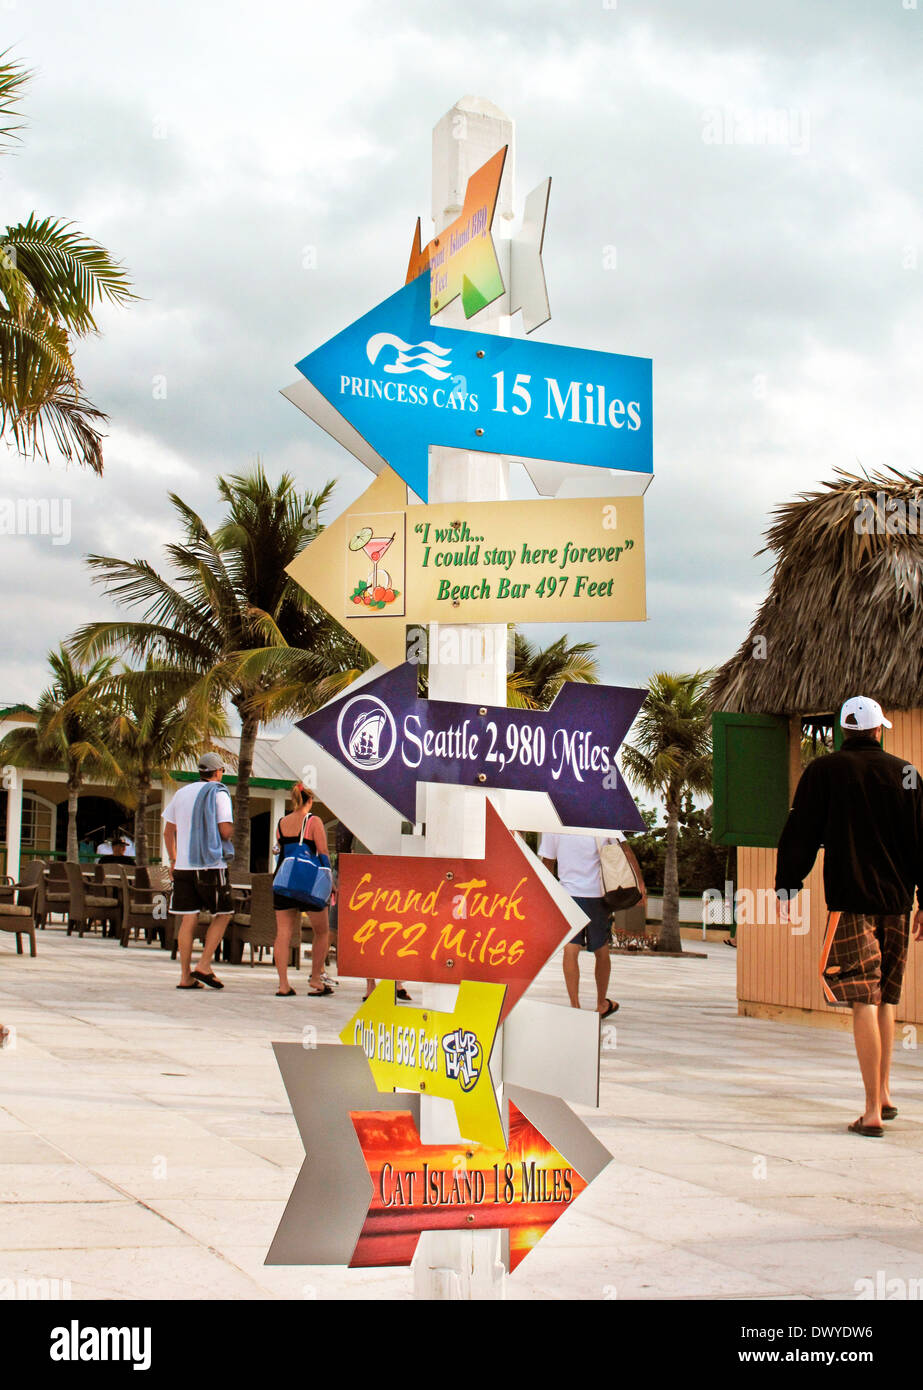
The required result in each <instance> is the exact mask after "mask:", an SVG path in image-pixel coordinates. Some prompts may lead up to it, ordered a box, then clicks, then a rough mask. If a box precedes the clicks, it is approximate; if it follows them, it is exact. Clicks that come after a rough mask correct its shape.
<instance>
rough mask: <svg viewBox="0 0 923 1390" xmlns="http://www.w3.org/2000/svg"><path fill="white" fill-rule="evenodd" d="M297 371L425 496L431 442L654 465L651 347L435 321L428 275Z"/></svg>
mask: <svg viewBox="0 0 923 1390" xmlns="http://www.w3.org/2000/svg"><path fill="white" fill-rule="evenodd" d="M298 370H299V371H300V372H301V373H302V374H303V375H304V376H305V377H306V378H307V380H308V381H309V382H310V383H311V385H312V386H314V387H315V389H316V390H317V391H318V392H319V393H320V394H321V395H322V396H323V397H324V399H325V400H326V401H327V402H328V404H329V405H331V406H332V407H333V408H334V409H335V410H336V411H337V412H339V414H340V415H342V416H343V418H344V419H345V420H346V421H347V422H348V424H350V425H352V426H353V427H354V428H355V429H356V430H357V431H358V433H359V434H360V435H362V437H363V438H364V439H365V441H366V443H368V444H369V445H371V447H372V448H373V449H374V450H375V452H376V453H377V454H379V455H380V456H381V458H383V459H384V460H385V461H386V462H387V463H389V464H390V465H391V467H392V468H393V469H394V470H395V472H396V473H399V474H400V476H401V477H402V478H403V479H404V481H405V482H406V483H407V484H408V485H409V486H410V487H411V488H413V490H414V492H415V493H417V495H418V496H420V497H422V498H423V500H424V501H426V500H427V489H428V473H429V469H428V463H429V455H428V449H429V446H430V445H431V444H437V445H445V446H447V447H449V448H453V449H475V450H478V451H481V452H484V453H489V454H509V455H512V456H513V457H516V458H524V459H526V458H528V459H551V460H553V461H555V462H558V463H583V464H591V465H593V466H594V467H598V468H619V469H624V470H627V471H629V472H633V473H651V472H653V467H654V464H653V432H652V421H651V361H650V358H647V357H622V356H620V355H618V354H617V353H612V352H593V351H589V350H587V349H585V348H569V347H559V346H557V345H556V344H553V343H539V342H533V341H532V340H531V339H527V338H501V337H495V336H493V335H487V334H483V333H473V332H469V331H467V330H466V329H459V328H440V327H437V326H436V325H435V324H432V323H430V317H429V276H428V275H421V276H419V277H418V278H417V279H416V280H412V281H411V283H410V284H409V285H405V286H404V288H403V289H401V290H398V292H397V294H393V295H392V296H391V298H390V299H386V300H384V302H383V303H381V304H379V305H378V306H377V307H376V308H374V309H372V310H371V312H370V313H368V314H365V315H363V317H362V318H361V319H357V320H356V322H355V323H353V324H350V326H349V328H345V329H344V330H343V332H342V333H338V334H337V335H336V337H334V338H331V339H330V340H329V342H326V343H324V345H323V346H322V347H319V348H318V349H317V350H316V351H315V352H312V353H310V354H309V356H307V357H305V358H302V360H301V361H300V362H299V363H298Z"/></svg>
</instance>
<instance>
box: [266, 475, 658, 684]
mask: <svg viewBox="0 0 923 1390" xmlns="http://www.w3.org/2000/svg"><path fill="white" fill-rule="evenodd" d="M288 573H289V574H290V575H291V576H292V578H293V579H296V580H297V581H298V583H299V584H300V585H301V586H302V588H304V589H306V590H307V592H308V593H309V594H310V595H311V597H312V598H313V599H315V600H316V601H317V602H318V603H320V604H321V605H322V606H323V607H324V608H326V609H327V611H328V613H330V614H331V616H332V617H334V618H336V619H337V621H338V622H340V623H342V625H343V626H344V627H345V628H346V630H347V631H348V632H351V633H352V634H353V636H354V637H355V638H356V640H357V641H359V642H361V643H362V645H363V646H364V647H366V648H367V650H368V651H370V652H372V653H373V654H374V656H375V657H376V658H377V659H378V660H379V661H384V662H386V663H387V664H388V665H390V666H395V665H397V664H398V662H401V661H403V660H404V657H405V655H406V636H405V634H406V627H407V624H408V623H415V624H425V623H430V622H440V621H442V620H444V619H448V620H450V621H459V622H516V623H530V622H536V623H538V622H562V623H563V622H567V623H575V622H600V621H606V622H616V621H631V622H639V621H642V620H643V619H644V618H645V617H646V608H645V586H644V503H643V501H642V499H641V498H640V497H603V498H574V499H571V500H567V501H559V502H555V503H549V502H543V501H528V502H505V503H496V502H493V503H489V502H464V503H460V502H450V503H443V504H442V505H440V506H432V505H430V506H426V507H419V506H418V507H408V506H407V487H406V484H405V483H403V482H401V480H400V479H399V478H398V477H397V475H396V474H395V473H394V472H393V471H392V470H391V469H390V468H385V469H383V470H382V472H381V473H380V474H379V475H378V477H377V478H376V479H375V481H374V482H373V483H372V484H371V486H370V487H369V488H367V490H366V491H365V492H364V493H363V494H362V496H361V497H359V498H357V500H356V501H355V502H354V503H353V504H352V505H351V506H350V507H347V509H346V511H345V512H343V513H342V515H341V516H338V517H337V518H336V520H335V521H333V522H332V523H331V524H330V525H329V526H327V527H325V528H324V530H323V531H321V533H320V534H319V535H318V537H317V538H316V540H314V541H312V542H311V544H310V545H309V546H306V547H305V549H304V550H302V551H301V553H300V555H299V556H298V557H297V559H295V560H294V561H293V562H292V563H291V565H289V567H288Z"/></svg>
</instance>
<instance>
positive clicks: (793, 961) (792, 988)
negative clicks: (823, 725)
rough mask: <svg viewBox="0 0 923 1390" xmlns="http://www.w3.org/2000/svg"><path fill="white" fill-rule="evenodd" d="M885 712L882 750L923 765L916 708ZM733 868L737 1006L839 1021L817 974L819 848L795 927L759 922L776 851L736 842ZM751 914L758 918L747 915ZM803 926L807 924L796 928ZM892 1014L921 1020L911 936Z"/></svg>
mask: <svg viewBox="0 0 923 1390" xmlns="http://www.w3.org/2000/svg"><path fill="white" fill-rule="evenodd" d="M886 714H887V717H888V718H889V719H890V720H891V721H892V722H893V724H894V728H893V729H885V731H884V747H885V750H886V751H887V752H889V753H894V754H895V755H896V756H897V757H899V758H905V759H906V760H907V762H908V763H912V764H913V765H914V767H916V768H917V769H918V770H919V771H920V772H923V710H918V709H915V710H904V711H897V712H889V711H886ZM737 872H738V889H739V890H744V892H745V894H746V895H745V896H742V897H741V898H740V899H739V900H738V904H739V905H738V916H739V917H743V918H744V919H745V920H743V921H741V922H740V924H739V925H738V928H737V947H738V949H737V999H738V1009H739V1012H740V1013H742V1014H761V1015H767V1016H772V1015H773V1014H775V1013H777V1011H780V1010H798V1011H802V1012H803V1013H805V1014H806V1021H810V1022H815V1023H821V1024H828V1025H830V1026H834V1027H835V1026H838V1024H839V1026H841V1027H845V1026H846V1025H847V1024H848V1022H849V1019H850V1010H848V1009H844V1008H841V1007H836V1006H830V1005H828V1004H827V1002H826V1000H825V998H824V992H823V987H822V985H821V982H820V976H819V974H818V965H819V962H820V955H821V950H822V947H823V940H824V931H825V927H826V921H827V908H826V903H825V901H824V883H823V851H821V853H820V854H819V855H818V857H817V862H816V864H815V865H814V868H813V870H812V872H811V875H810V877H809V878H808V880H807V883H806V884H805V887H806V888H807V889H808V890H809V891H810V894H811V900H810V920H809V921H808V922H807V923H806V922H803V921H802V922H799V923H796V924H795V926H796V930H797V932H798V933H799V934H796V932H793V931H792V928H791V926H783V925H782V924H781V923H779V922H778V921H776V923H775V924H773V923H772V922H768V923H767V922H766V917H767V915H768V912H767V908H770V907H771V895H772V892H773V888H774V885H775V873H776V851H775V850H774V849H753V848H747V847H744V846H741V847H740V848H738V850H737ZM800 905H801V901H800V899H799V906H800ZM748 917H749V918H750V919H751V920H746V919H747V918H748ZM753 917H757V918H760V919H762V920H761V921H759V922H754V921H753V920H752V919H753ZM805 925H807V926H808V931H807V932H804V933H801V928H802V927H803V926H805ZM793 1016H794V1015H793ZM897 1016H898V1019H899V1020H902V1021H904V1022H907V1023H915V1024H919V1023H923V941H921V942H920V943H919V944H918V943H917V942H915V941H914V940H913V938H912V937H911V939H910V944H909V947H908V952H907V971H906V974H905V976H904V990H903V994H902V996H901V1002H900V1005H899V1007H898V1011H897ZM900 1041H901V1040H900V1038H898V1043H900Z"/></svg>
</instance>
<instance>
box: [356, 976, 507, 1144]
mask: <svg viewBox="0 0 923 1390" xmlns="http://www.w3.org/2000/svg"><path fill="white" fill-rule="evenodd" d="M396 989H397V986H396V985H395V983H394V981H393V980H382V981H381V983H380V984H379V985H378V986H377V988H376V989H375V990H374V991H373V992H372V994H370V995H369V997H368V999H367V1000H366V1002H365V1003H364V1004H363V1005H362V1008H361V1009H360V1010H359V1012H358V1013H357V1014H356V1015H355V1017H354V1018H352V1019H351V1020H350V1022H349V1023H348V1024H347V1025H346V1027H345V1028H344V1029H343V1031H342V1033H341V1034H340V1041H341V1042H344V1043H347V1044H349V1043H352V1044H355V1045H356V1046H358V1047H361V1048H363V1050H364V1051H365V1055H366V1056H367V1057H368V1059H369V1065H370V1066H371V1068H372V1075H373V1077H374V1078H375V1085H376V1086H377V1087H378V1089H379V1091H391V1090H394V1089H395V1088H398V1087H399V1088H400V1089H402V1090H405V1091H418V1092H419V1093H420V1094H421V1095H427V1096H442V1097H444V1098H445V1099H446V1100H451V1101H452V1102H453V1103H454V1105H455V1114H456V1117H457V1119H458V1127H459V1129H460V1130H461V1134H462V1138H463V1139H469V1140H471V1141H473V1142H474V1143H476V1144H488V1145H491V1146H493V1147H496V1148H501V1149H502V1148H505V1147H506V1138H505V1136H504V1133H503V1124H502V1122H501V1119H500V1109H499V1107H498V1105H497V1096H496V1092H495V1091H494V1087H493V1082H492V1081H491V1079H490V1069H489V1067H488V1062H489V1061H490V1054H491V1050H492V1048H493V1045H494V1037H495V1036H496V1032H497V1024H498V1023H499V1021H500V1011H501V1009H502V1008H503V996H504V994H505V993H506V986H505V985H494V984H483V983H480V982H478V981H474V980H463V981H462V983H461V984H460V985H459V987H458V999H457V1001H456V1004H455V1010H454V1012H453V1013H450V1014H447V1013H438V1012H437V1011H436V1010H434V1009H415V1008H408V1006H407V1005H406V1004H399V1003H398V1002H397V999H396V997H395V991H396Z"/></svg>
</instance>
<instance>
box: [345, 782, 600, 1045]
mask: <svg viewBox="0 0 923 1390" xmlns="http://www.w3.org/2000/svg"><path fill="white" fill-rule="evenodd" d="M486 810H487V824H486V832H485V848H484V858H483V859H436V858H432V859H430V858H425V857H415V858H411V857H409V856H408V857H406V858H401V857H399V856H389V855H378V854H376V855H368V854H345V855H343V856H342V857H341V859H340V887H339V898H338V929H339V938H338V943H337V968H338V970H339V972H340V974H341V975H366V976H369V977H373V978H375V979H385V980H422V981H426V982H432V983H435V984H449V985H457V984H459V983H460V981H462V980H486V981H489V982H490V983H492V984H504V985H506V986H507V991H506V1000H505V1002H504V1006H503V1012H502V1014H501V1015H500V1017H501V1020H502V1019H503V1018H505V1017H506V1015H507V1014H508V1013H509V1012H510V1010H511V1009H512V1008H513V1006H514V1005H515V1003H516V1001H517V1000H518V999H519V998H520V997H521V996H522V994H523V993H524V992H525V990H526V989H527V988H528V986H529V985H530V984H531V982H532V981H533V980H534V979H535V976H536V975H537V974H538V972H539V971H540V970H541V968H542V966H543V965H544V964H545V962H546V961H547V959H548V957H549V956H550V955H551V953H552V951H554V949H555V947H557V946H559V945H560V943H561V942H562V941H563V940H564V939H565V937H567V936H569V935H570V936H572V935H573V934H574V931H575V930H576V928H575V927H573V926H572V925H571V924H570V923H569V922H568V921H567V919H566V918H565V916H564V915H563V913H562V912H561V910H560V908H559V907H558V905H557V903H556V902H555V900H554V898H553V897H552V896H551V894H550V893H549V892H548V889H547V888H546V887H545V886H544V884H543V883H542V882H541V880H540V878H539V876H538V874H537V873H536V872H535V869H534V867H533V865H532V864H531V863H530V862H529V860H528V858H527V857H526V855H525V853H524V852H523V850H522V849H521V848H520V846H519V845H518V844H517V842H516V840H515V839H514V838H513V836H512V835H511V834H510V832H509V831H508V830H507V829H506V827H505V826H504V824H503V822H502V821H501V819H500V817H499V815H498V814H497V812H496V811H495V810H494V808H493V806H492V805H491V804H490V802H489V801H488V802H487V803H486Z"/></svg>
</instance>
